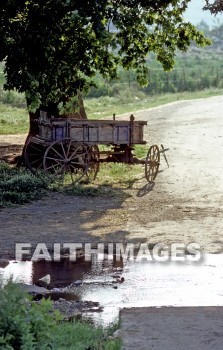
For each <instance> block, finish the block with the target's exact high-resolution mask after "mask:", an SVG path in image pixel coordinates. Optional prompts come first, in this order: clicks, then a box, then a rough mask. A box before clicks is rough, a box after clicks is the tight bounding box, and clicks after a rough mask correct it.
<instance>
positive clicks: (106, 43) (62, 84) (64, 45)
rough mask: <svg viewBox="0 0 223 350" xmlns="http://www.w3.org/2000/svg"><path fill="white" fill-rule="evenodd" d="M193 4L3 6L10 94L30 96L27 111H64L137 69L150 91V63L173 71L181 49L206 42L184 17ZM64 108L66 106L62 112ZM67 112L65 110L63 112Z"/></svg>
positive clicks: (35, 1)
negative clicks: (121, 71)
mask: <svg viewBox="0 0 223 350" xmlns="http://www.w3.org/2000/svg"><path fill="white" fill-rule="evenodd" d="M189 2H190V0H183V1H182V0H174V1H170V0H165V1H161V0H158V1H155V2H154V1H152V0H143V1H136V0H120V1H119V2H118V3H117V1H116V0H111V1H106V0H101V1H98V0H92V1H90V2H89V1H88V0H78V1H71V0H67V1H64V0H56V1H55V0H47V1H45V2H44V5H43V2H42V0H29V1H26V0H17V1H11V0H5V1H1V3H0V47H1V52H0V60H5V75H6V84H5V88H6V89H8V90H13V89H16V90H17V91H19V92H24V93H25V95H26V99H27V103H28V107H29V110H31V111H35V110H36V109H37V108H38V107H40V106H45V107H48V108H51V110H52V106H53V105H54V106H56V107H57V106H58V105H60V108H62V107H63V106H64V105H66V103H68V102H69V100H70V99H71V98H72V97H73V96H75V95H76V93H77V90H81V91H83V90H85V89H86V88H88V87H89V86H90V85H92V84H93V83H94V82H93V80H92V77H93V76H95V74H96V72H99V73H100V74H101V75H102V76H103V77H110V78H114V77H116V75H117V69H118V66H119V65H121V66H123V67H124V68H125V69H127V70H128V69H131V68H133V69H135V71H136V76H137V79H138V82H139V83H140V84H141V85H146V84H147V77H148V76H147V75H148V67H147V65H146V56H147V54H148V53H149V52H154V53H155V55H156V58H157V60H158V61H159V62H161V64H162V66H163V68H164V70H171V69H172V68H173V65H174V63H175V53H176V50H181V51H186V50H187V48H188V47H189V46H190V45H191V41H194V42H195V43H196V44H197V45H199V46H203V45H206V44H208V43H209V40H207V39H205V37H204V35H203V34H202V33H201V32H199V31H198V30H197V29H196V28H195V27H194V26H193V25H192V24H190V23H187V22H185V21H184V18H183V14H184V12H185V10H186V8H187V5H188V3H189ZM61 104H62V106H61ZM65 110H66V108H65Z"/></svg>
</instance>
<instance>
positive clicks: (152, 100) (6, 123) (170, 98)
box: [0, 89, 223, 135]
mask: <svg viewBox="0 0 223 350" xmlns="http://www.w3.org/2000/svg"><path fill="white" fill-rule="evenodd" d="M222 92H223V90H222V89H206V90H203V91H197V92H196V91H195V92H182V93H168V94H162V95H155V96H149V95H146V94H145V93H143V92H140V91H138V92H137V91H134V90H133V91H131V90H128V89H127V90H125V91H124V92H122V93H119V94H118V95H117V96H116V97H109V96H103V97H99V98H88V99H86V100H85V108H86V112H87V115H88V118H89V119H103V118H107V117H110V118H112V116H113V113H115V114H116V115H120V114H123V113H133V112H135V111H137V110H140V109H148V108H152V107H156V106H161V105H165V104H167V103H170V102H174V101H180V100H190V99H198V98H205V97H210V96H216V95H222ZM28 129H29V118H28V112H27V111H26V110H25V109H22V108H16V107H11V106H9V105H5V104H0V134H1V135H8V134H23V133H27V132H28Z"/></svg>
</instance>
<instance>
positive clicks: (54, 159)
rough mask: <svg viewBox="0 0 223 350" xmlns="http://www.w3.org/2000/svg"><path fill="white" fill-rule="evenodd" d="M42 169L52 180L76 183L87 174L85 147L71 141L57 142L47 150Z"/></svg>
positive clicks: (87, 163)
mask: <svg viewBox="0 0 223 350" xmlns="http://www.w3.org/2000/svg"><path fill="white" fill-rule="evenodd" d="M43 167H44V171H45V172H46V174H47V175H48V176H49V177H50V178H52V179H53V180H58V181H60V182H63V183H65V184H70V183H73V184H74V183H76V182H78V181H80V180H81V179H82V177H83V176H84V175H85V174H86V173H87V171H88V167H89V152H88V150H87V147H86V146H85V145H84V144H83V143H81V142H78V141H72V140H71V139H62V140H57V141H55V142H53V143H52V144H50V146H49V147H48V148H47V150H46V152H45V154H44V158H43Z"/></svg>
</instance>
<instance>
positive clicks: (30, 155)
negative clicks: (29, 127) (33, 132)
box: [24, 137, 46, 174]
mask: <svg viewBox="0 0 223 350" xmlns="http://www.w3.org/2000/svg"><path fill="white" fill-rule="evenodd" d="M45 150H46V147H44V145H43V144H41V143H38V142H36V138H34V137H31V138H30V139H29V140H28V141H27V143H26V146H25V149H24V161H25V165H26V167H27V168H28V169H29V170H30V171H31V172H32V173H33V174H36V173H37V172H38V170H41V169H43V157H44V153H45Z"/></svg>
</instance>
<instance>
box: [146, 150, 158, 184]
mask: <svg viewBox="0 0 223 350" xmlns="http://www.w3.org/2000/svg"><path fill="white" fill-rule="evenodd" d="M159 165H160V151H159V147H158V146H157V145H153V146H151V147H150V148H149V150H148V153H147V157H146V162H145V177H146V179H147V181H148V182H149V183H151V182H154V180H155V178H156V176H157V173H158V170H159Z"/></svg>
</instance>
